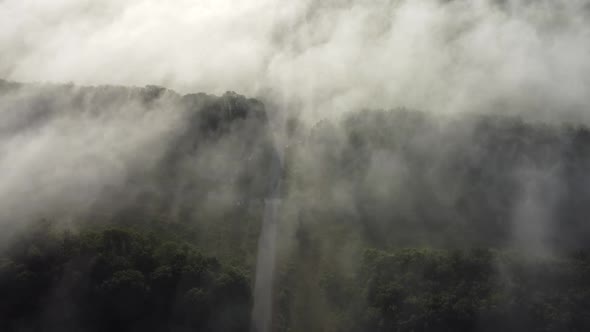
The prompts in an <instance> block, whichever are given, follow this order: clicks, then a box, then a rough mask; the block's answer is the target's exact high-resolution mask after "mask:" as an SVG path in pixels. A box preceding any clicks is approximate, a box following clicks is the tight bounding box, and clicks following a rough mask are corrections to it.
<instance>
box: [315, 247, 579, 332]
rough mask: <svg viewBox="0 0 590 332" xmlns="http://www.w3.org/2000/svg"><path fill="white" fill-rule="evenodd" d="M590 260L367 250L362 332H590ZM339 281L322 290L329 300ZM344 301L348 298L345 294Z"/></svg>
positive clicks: (359, 319)
mask: <svg viewBox="0 0 590 332" xmlns="http://www.w3.org/2000/svg"><path fill="white" fill-rule="evenodd" d="M589 267H590V260H589V259H588V257H587V256H584V255H571V256H569V257H565V258H561V259H557V258H552V259H543V260H535V259H532V258H526V257H523V256H519V255H516V254H514V253H501V252H496V251H489V250H484V249H475V250H470V251H452V250H431V249H422V250H419V249H403V250H396V251H393V252H390V253H387V252H382V251H376V250H367V251H366V252H365V255H364V259H363V266H362V268H361V270H360V272H359V274H358V278H357V279H356V281H355V282H354V283H353V284H355V285H356V287H357V288H356V295H353V296H356V297H357V298H354V297H351V296H348V299H349V301H350V299H354V300H355V301H359V300H362V298H364V299H365V300H366V307H365V308H364V309H363V308H361V309H360V310H358V308H356V309H355V310H356V311H355V310H352V311H351V310H345V316H352V317H355V318H354V319H353V321H355V322H356V323H357V325H356V326H354V327H350V328H349V329H348V330H358V331H474V330H477V331H587V330H588V328H590V316H589V315H588V314H587V312H588V309H589V308H590V299H589V298H588V296H587V295H588V290H589V289H590V278H588V277H590V275H589V274H588V268H589ZM341 282H342V278H333V279H332V281H330V282H329V283H327V284H326V285H325V286H324V289H325V290H326V291H327V292H328V293H330V292H333V290H332V289H333V288H334V287H339V286H338V283H341ZM340 293H341V295H345V294H347V293H346V292H340Z"/></svg>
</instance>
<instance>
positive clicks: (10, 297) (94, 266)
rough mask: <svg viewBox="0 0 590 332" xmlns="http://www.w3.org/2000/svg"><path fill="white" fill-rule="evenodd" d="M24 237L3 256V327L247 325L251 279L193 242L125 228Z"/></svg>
mask: <svg viewBox="0 0 590 332" xmlns="http://www.w3.org/2000/svg"><path fill="white" fill-rule="evenodd" d="M52 234H53V232H51V231H50V230H49V229H46V232H45V235H35V236H31V232H27V233H25V235H24V236H23V238H22V239H21V240H20V241H19V242H17V244H15V245H14V246H13V247H11V248H10V249H9V250H8V252H7V255H6V256H5V257H4V258H3V259H2V261H1V264H0V294H2V296H1V297H0V322H1V324H2V326H1V327H2V330H3V331H13V330H15V331H16V330H21V329H33V330H43V331H63V330H84V331H105V330H109V331H130V330H131V331H133V330H150V331H154V330H161V331H169V330H179V331H182V330H185V329H187V330H193V329H200V330H204V331H245V330H246V329H247V327H248V326H249V314H250V307H251V296H250V285H249V281H248V280H249V279H248V277H247V276H246V274H245V273H244V272H243V271H242V270H240V269H239V268H236V267H231V266H226V265H224V264H221V263H220V262H219V261H218V260H217V259H215V258H213V257H208V256H204V255H202V254H200V253H199V252H198V251H196V250H195V249H194V248H193V247H191V246H190V245H188V244H184V243H178V242H165V241H163V240H161V239H159V238H157V236H155V235H154V234H144V233H140V232H135V231H129V230H122V229H107V230H104V231H100V232H82V233H80V234H72V233H70V232H66V233H64V234H63V235H52Z"/></svg>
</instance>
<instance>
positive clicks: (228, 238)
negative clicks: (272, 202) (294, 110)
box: [0, 80, 590, 332]
mask: <svg viewBox="0 0 590 332" xmlns="http://www.w3.org/2000/svg"><path fill="white" fill-rule="evenodd" d="M0 98H3V99H2V100H3V102H5V105H4V104H3V105H4V106H6V108H5V111H6V112H7V113H6V114H11V117H7V122H6V124H4V123H3V124H2V125H1V126H0V137H3V138H12V137H17V136H18V138H19V140H20V141H19V140H16V141H17V143H18V142H21V143H22V142H27V139H30V138H31V137H36V136H35V135H37V134H38V133H39V132H55V130H48V129H47V128H50V129H52V128H53V127H52V126H53V125H54V124H55V123H56V122H57V123H60V121H58V120H63V119H67V121H65V122H64V123H70V122H72V123H73V124H74V125H73V127H76V126H78V125H79V126H83V125H88V124H91V125H90V126H89V128H95V127H96V128H99V129H100V128H102V127H101V126H102V124H103V122H102V121H107V120H105V119H111V120H110V121H111V122H107V124H111V125H112V124H117V125H118V124H119V122H118V120H117V119H118V117H121V116H122V115H121V114H122V113H123V112H122V110H124V111H127V110H129V111H130V112H133V111H136V110H137V109H140V111H141V112H139V113H134V114H133V116H138V117H141V116H143V115H142V114H144V113H145V114H148V115H146V117H149V116H155V115H154V114H156V113H157V114H159V116H163V115H162V114H164V115H165V116H169V114H172V115H173V116H177V117H178V121H177V122H171V123H173V124H174V126H173V127H172V128H168V129H169V130H168V131H166V135H164V134H162V135H164V136H165V139H164V138H162V137H160V136H157V139H154V138H153V137H150V139H148V140H146V141H148V142H149V144H147V145H141V146H140V147H141V148H142V149H144V150H146V151H147V153H146V154H147V155H149V158H145V159H137V160H136V159H134V156H135V154H140V153H141V152H145V151H143V150H141V149H140V148H135V146H133V147H134V149H130V150H121V151H127V152H129V151H131V152H133V153H128V154H125V153H122V152H120V151H119V152H120V153H119V154H114V155H110V154H108V153H106V154H105V152H104V151H110V149H112V148H113V145H112V143H113V140H109V139H105V140H104V141H102V140H101V139H103V136H105V135H106V136H108V135H110V134H112V133H111V132H106V131H105V132H102V131H100V130H99V133H100V135H95V136H89V137H90V138H92V139H95V140H91V139H90V138H89V137H86V136H84V138H85V140H86V141H88V142H92V144H90V145H92V146H91V147H94V145H96V146H100V147H101V148H96V149H89V151H86V150H85V149H86V147H87V145H86V144H83V145H82V146H83V150H84V151H70V150H68V151H65V152H64V151H59V152H60V153H62V155H60V158H55V159H54V160H53V161H52V164H51V165H49V164H47V165H46V164H45V160H43V159H40V160H38V159H35V158H34V157H35V154H34V153H30V154H27V155H26V158H23V159H22V160H24V161H22V160H21V164H22V165H21V164H19V165H21V166H23V165H24V166H27V163H26V161H29V160H34V161H35V163H36V166H40V167H32V168H31V170H30V171H29V172H22V173H19V174H20V177H21V178H22V179H25V180H23V182H22V183H18V184H19V185H22V187H23V188H22V189H23V190H22V192H20V191H19V190H21V187H20V186H14V188H17V187H18V188H19V190H16V191H15V192H14V195H15V197H17V198H18V199H13V198H12V197H8V196H11V195H12V194H13V192H9V193H3V194H4V196H3V197H5V198H6V200H7V202H8V203H6V204H4V203H5V202H3V201H2V202H0V203H2V204H0V208H1V207H5V206H6V208H4V209H0V226H1V229H0V245H1V246H2V247H1V248H0V249H1V250H0V330H1V331H64V330H66V331H107V330H108V331H246V330H249V328H250V314H251V310H252V304H253V300H254V299H253V298H252V296H253V295H252V294H251V291H252V288H253V284H252V281H251V280H253V279H254V271H253V269H254V267H255V263H256V262H255V257H256V250H257V240H258V236H259V234H260V226H261V221H262V218H263V215H264V199H265V198H267V197H268V196H269V193H271V192H272V188H271V187H272V185H273V183H271V182H272V181H270V180H269V174H270V173H271V172H272V171H273V170H272V169H271V165H272V164H273V163H275V162H276V160H277V158H278V155H279V154H281V155H283V156H284V159H283V163H282V166H283V169H282V174H281V175H282V183H281V187H280V189H281V192H280V193H279V194H277V196H278V197H276V198H279V199H280V201H281V206H280V211H279V216H280V217H279V220H277V225H278V241H277V242H278V243H277V267H276V271H275V280H274V284H273V310H274V311H273V315H272V316H273V331H280V332H299V331H327V332H328V331H334V332H340V331H350V332H364V331H377V332H381V331H383V332H385V331H408V332H409V331H416V332H418V331H588V330H590V315H589V314H588V312H590V258H589V257H590V256H589V255H588V252H590V251H589V250H590V246H589V245H588V242H587V239H588V237H589V236H590V226H589V225H588V223H587V222H586V221H587V216H588V215H590V191H589V188H590V174H589V173H588V167H589V166H590V131H589V130H588V129H587V128H586V127H583V126H574V125H567V124H546V123H536V122H532V121H528V120H525V119H524V118H520V117H516V116H483V115H465V116H461V117H449V118H444V119H442V118H438V117H436V116H434V115H432V114H429V113H424V112H418V111H409V110H403V109H400V110H391V111H362V112H353V113H351V114H346V115H344V116H343V117H341V118H338V119H330V120H324V121H321V122H319V123H316V124H312V125H308V124H305V123H299V122H298V121H297V120H295V119H290V120H289V121H288V123H287V130H286V133H285V134H286V135H287V136H288V139H287V142H288V144H287V145H286V147H284V151H281V153H279V152H277V151H275V148H276V147H275V146H274V142H273V133H272V132H271V127H270V126H269V123H268V119H267V114H266V110H265V107H264V105H262V103H260V102H259V101H257V100H254V99H247V98H245V97H243V96H240V95H237V94H235V93H231V92H229V93H226V94H224V95H223V96H221V97H215V96H210V95H205V94H193V95H185V96H181V95H178V94H176V93H174V92H172V91H169V90H165V89H162V88H158V87H147V88H124V87H80V88H76V87H72V86H57V85H39V86H32V87H31V86H27V85H21V84H16V83H9V82H5V81H1V80H0ZM158 112H160V113H158ZM138 114H139V115H138ZM140 115H141V116H140ZM165 116H163V117H165ZM112 119H114V120H112ZM68 121H70V122H68ZM132 122H133V123H135V118H134V119H133V121H132ZM125 123H127V122H125ZM150 124H151V122H150ZM171 126H172V125H171ZM84 128H86V127H84ZM113 128H114V129H112V131H113V132H117V130H119V131H121V130H123V131H125V130H126V128H125V127H124V126H116V125H115V126H114V127H113ZM147 128H151V127H150V126H147ZM58 132H59V131H58ZM125 134H126V133H119V132H117V134H116V135H114V137H115V138H116V139H117V140H115V141H114V142H118V143H121V144H123V143H125V142H124V139H123V141H121V138H126V137H127V136H126V135H125ZM78 135H82V136H83V134H78ZM51 137H52V136H48V138H47V137H45V136H43V140H42V141H43V142H44V144H37V145H35V144H33V146H35V148H37V147H38V148H39V149H42V148H43V147H44V145H45V141H44V140H45V139H50V138H51ZM74 138H77V136H74ZM69 139H72V137H69ZM7 142H12V141H10V140H9V139H8V140H7ZM57 142H61V141H60V140H57ZM14 144H16V143H14ZM101 144H104V146H102V145H101ZM17 146H20V145H17ZM23 146H27V145H26V144H25V145H23ZM67 146H69V145H67ZM2 147H4V148H6V149H5V150H6V151H8V152H10V151H9V150H10V149H9V147H12V145H9V144H8V143H7V145H2ZM15 149H17V148H15ZM33 150H34V149H33ZM3 151H4V150H3ZM34 151H37V150H34ZM42 151H43V152H44V154H42V155H53V153H54V152H55V151H54V150H53V147H51V149H50V151H45V150H42ZM17 152H18V151H17ZM103 154H105V155H103ZM132 154H133V156H131V155H132ZM14 155H16V156H20V155H19V154H18V153H14ZM31 158H32V159H31ZM88 158H91V159H92V160H94V161H96V162H94V161H93V162H92V163H83V162H82V161H85V160H87V159H88ZM62 159H63V160H66V161H70V163H62ZM146 160H147V162H146ZM72 161H73V162H72ZM77 162H80V164H81V165H83V166H84V167H86V168H87V169H84V171H88V172H87V173H85V172H82V173H78V172H75V171H77V169H75V170H74V169H72V167H73V166H72V165H76V167H78V166H77V165H78V164H77ZM24 166H23V167H24ZM68 167H69V168H68ZM93 167H94V168H96V169H94V168H93ZM45 168H47V169H51V171H48V172H47V173H45V172H42V171H44V170H45ZM81 168H83V167H81ZM55 170H59V171H55ZM54 171H55V172H54ZM70 171H71V173H70ZM54 173H57V174H59V175H60V177H58V178H57V180H56V179H54V178H52V177H51V176H52V175H53V174H54ZM111 173H112V174H115V175H114V176H111ZM80 174H81V175H80ZM86 175H89V176H88V177H85V176H86ZM48 179H49V180H48ZM113 179H114V180H113ZM45 180H47V181H45ZM58 180H59V181H58ZM29 182H31V183H33V185H31V184H29ZM64 182H65V183H64ZM62 183H63V185H62ZM45 184H49V185H47V186H46V185H45ZM48 186H53V187H56V188H55V190H53V191H52V190H47V188H46V187H48ZM53 187H51V188H49V189H54V188H53ZM39 192H41V194H39ZM88 192H90V193H91V194H92V195H90V194H88ZM19 195H20V196H19ZM79 195H80V196H83V197H84V198H86V199H84V200H82V199H81V200H77V196H79ZM84 195H87V196H84ZM8 198H10V199H8ZM79 202H82V204H78V205H77V204H76V203H79ZM43 218H48V220H52V221H53V222H52V223H48V222H40V223H31V220H37V219H43ZM473 248H480V249H473Z"/></svg>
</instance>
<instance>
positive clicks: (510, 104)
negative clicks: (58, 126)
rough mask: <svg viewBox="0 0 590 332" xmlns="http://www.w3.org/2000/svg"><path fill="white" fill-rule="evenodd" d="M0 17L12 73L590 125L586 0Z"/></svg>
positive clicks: (40, 7) (20, 12)
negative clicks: (528, 114) (529, 115)
mask: <svg viewBox="0 0 590 332" xmlns="http://www.w3.org/2000/svg"><path fill="white" fill-rule="evenodd" d="M0 22H1V23H0V24H1V26H0V27H1V29H0V31H1V32H0V49H2V50H3V52H2V55H1V56H0V77H4V78H5V79H11V80H17V81H27V82H28V81H54V82H70V81H71V82H74V83H77V84H124V85H140V86H143V85H146V84H157V85H162V86H166V87H168V88H172V89H176V90H178V91H180V92H194V91H202V92H208V93H222V92H224V91H226V90H234V91H237V92H239V93H243V94H246V95H249V96H264V95H267V94H269V91H274V93H275V94H276V93H278V94H279V95H285V96H286V97H285V98H286V99H288V100H289V101H291V102H293V103H297V105H299V106H298V109H300V110H301V111H302V112H303V113H304V114H306V115H309V116H310V117H311V119H312V120H314V121H315V120H317V119H318V118H324V117H326V116H330V115H333V114H340V112H342V111H343V110H350V109H357V108H361V107H368V108H389V107H392V106H405V107H409V108H415V109H422V110H431V111H436V112H465V111H481V110H486V111H489V110H491V109H493V110H494V111H495V112H498V111H499V110H506V109H510V110H511V112H515V111H514V110H515V109H518V110H519V111H531V110H534V111H535V112H536V113H541V114H542V115H543V116H544V117H547V116H549V117H550V118H551V119H555V118H558V119H560V118H564V117H575V118H576V119H579V118H580V117H582V118H583V119H584V120H587V119H586V117H587V116H586V115H585V114H580V110H581V109H584V110H585V109H586V108H587V105H588V101H589V98H590V97H589V96H590V93H588V92H589V91H588V90H589V86H590V78H589V77H590V64H589V63H588V61H587V57H588V54H590V23H589V6H588V2H587V1H584V0H573V1H572V0H558V1H524V0H507V1H496V0H494V1H492V0H475V1H463V0H457V1H436V0H418V1H393V0H391V1H383V0H380V1H334V0H331V1H315V0H304V1H297V2H290V3H285V2H279V1H274V0H238V1H229V0H216V1H166V2H157V1H148V0H131V1H125V2H120V1H113V0H109V1H101V2H99V3H97V2H95V1H90V0H83V1H78V0H60V1H51V2H48V1H34V0H4V1H2V2H1V3H0ZM557 113H558V114H559V115H558V116H556V114H557Z"/></svg>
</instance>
